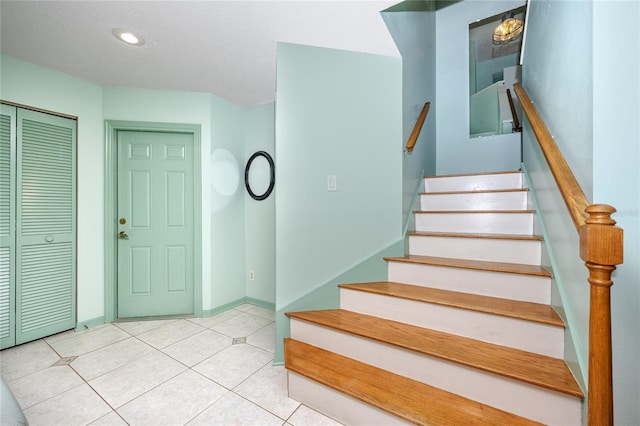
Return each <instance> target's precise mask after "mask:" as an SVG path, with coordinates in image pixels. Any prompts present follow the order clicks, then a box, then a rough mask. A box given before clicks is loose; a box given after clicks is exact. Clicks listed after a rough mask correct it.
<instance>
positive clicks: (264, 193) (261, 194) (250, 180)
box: [244, 151, 276, 201]
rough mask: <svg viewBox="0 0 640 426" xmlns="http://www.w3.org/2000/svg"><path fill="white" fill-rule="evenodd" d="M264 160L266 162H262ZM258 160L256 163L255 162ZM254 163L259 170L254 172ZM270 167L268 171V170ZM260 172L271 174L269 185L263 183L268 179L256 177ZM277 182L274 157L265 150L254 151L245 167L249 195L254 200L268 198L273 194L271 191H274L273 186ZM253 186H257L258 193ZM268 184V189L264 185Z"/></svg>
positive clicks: (245, 183) (245, 179) (245, 182)
mask: <svg viewBox="0 0 640 426" xmlns="http://www.w3.org/2000/svg"><path fill="white" fill-rule="evenodd" d="M261 159H263V160H262V162H263V163H264V164H260V160H261ZM256 160H258V162H256V163H255V165H254V162H255V161H256ZM264 160H266V163H265V162H264ZM252 165H254V166H253V169H255V170H257V172H256V173H254V172H252ZM267 168H268V171H266V170H267ZM259 172H263V173H262V174H264V175H266V174H268V175H269V185H268V186H267V185H266V184H263V182H265V180H266V179H262V180H260V179H256V177H255V176H254V174H259ZM275 183H276V167H275V164H274V163H273V158H271V156H270V155H269V154H268V153H266V152H264V151H258V152H256V153H254V154H253V155H252V156H251V157H249V161H247V166H246V167H245V168H244V186H246V187H247V192H248V193H249V195H250V196H251V198H253V199H254V200H257V201H261V200H264V199H266V198H267V197H268V196H269V195H271V192H272V191H273V187H274V185H275ZM252 186H253V187H255V188H256V191H257V192H258V193H257V194H256V192H254V191H253V189H252ZM265 186H266V189H264V187H265Z"/></svg>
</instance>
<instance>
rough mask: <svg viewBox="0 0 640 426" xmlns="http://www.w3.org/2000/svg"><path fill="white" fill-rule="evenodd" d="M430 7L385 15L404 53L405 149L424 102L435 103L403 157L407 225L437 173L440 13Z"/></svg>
mask: <svg viewBox="0 0 640 426" xmlns="http://www.w3.org/2000/svg"><path fill="white" fill-rule="evenodd" d="M426 6H427V9H429V10H425V11H421V12H383V14H382V17H383V19H384V21H385V23H386V24H387V27H388V28H389V31H390V33H391V35H392V36H393V39H394V41H395V43H396V45H397V46H398V50H399V51H400V54H401V55H402V141H401V145H402V148H404V145H405V144H406V142H407V140H408V139H409V135H411V132H412V131H413V127H414V125H415V122H416V119H417V117H418V115H419V114H420V112H421V111H422V107H423V106H424V103H425V102H431V106H430V110H429V114H428V115H427V119H426V121H425V123H424V125H423V126H422V131H421V132H420V137H419V138H418V141H417V143H416V145H415V148H414V150H413V152H412V153H411V154H408V155H406V156H404V157H403V160H402V215H403V216H402V217H403V220H404V223H405V224H406V225H407V226H409V222H408V220H409V219H410V218H412V217H413V215H411V211H412V210H413V208H414V206H413V205H412V202H413V201H414V199H415V197H414V196H415V194H416V190H417V189H419V188H420V187H421V182H422V179H421V178H422V177H423V176H425V175H434V174H435V173H436V110H437V106H438V102H436V46H435V31H436V13H435V11H434V10H433V3H426ZM402 148H401V149H402Z"/></svg>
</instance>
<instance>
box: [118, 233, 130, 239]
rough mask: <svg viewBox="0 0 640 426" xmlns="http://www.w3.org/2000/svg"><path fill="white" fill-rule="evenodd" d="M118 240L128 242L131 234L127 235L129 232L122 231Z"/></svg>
mask: <svg viewBox="0 0 640 426" xmlns="http://www.w3.org/2000/svg"><path fill="white" fill-rule="evenodd" d="M118 238H120V239H121V240H128V239H129V234H127V231H120V232H118Z"/></svg>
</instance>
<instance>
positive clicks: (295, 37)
mask: <svg viewBox="0 0 640 426" xmlns="http://www.w3.org/2000/svg"><path fill="white" fill-rule="evenodd" d="M398 2H399V0H393V1H367V0H359V1H336V0H330V1H307V0H296V1H265V0H259V1H244V0H227V1H213V0H205V1H187V0H183V1H152V0H144V1H89V0H76V1H61V0H57V1H42V0H36V1H33V0H31V1H29V0H18V1H6V0H1V2H0V18H1V21H0V23H1V28H0V46H1V51H2V53H5V54H8V55H11V56H14V57H17V58H20V59H23V60H26V61H29V62H33V63H35V64H38V65H42V66H45V67H48V68H52V69H56V70H59V71H62V72H65V73H67V74H71V75H73V76H75V77H78V78H81V79H84V80H87V81H90V82H93V83H96V84H99V85H102V86H124V87H138V88H149V89H162V90H179V91H195V92H205V93H212V94H215V95H216V96H219V97H221V98H223V99H226V100H228V101H230V102H232V103H234V104H237V105H240V106H243V107H252V106H257V105H261V104H264V103H267V102H270V101H273V100H274V98H275V72H276V44H277V42H279V41H282V42H290V43H299V44H307V45H313V46H321V47H331V48H337V49H345V50H352V51H357V52H367V53H374V54H381V55H389V56H399V53H398V50H397V48H396V46H395V44H394V42H393V40H392V38H391V35H390V34H389V33H388V31H387V28H386V26H385V24H384V22H383V20H382V18H381V15H380V11H382V10H384V9H386V8H388V7H390V6H392V5H394V4H396V3H398ZM113 28H127V29H130V30H132V31H135V32H137V33H138V34H140V35H141V36H142V37H143V38H144V39H145V40H146V43H145V44H144V45H143V46H141V47H134V46H128V45H126V44H124V43H122V42H120V41H118V40H117V39H116V38H115V37H114V36H113V35H112V34H111V30H112V29H113Z"/></svg>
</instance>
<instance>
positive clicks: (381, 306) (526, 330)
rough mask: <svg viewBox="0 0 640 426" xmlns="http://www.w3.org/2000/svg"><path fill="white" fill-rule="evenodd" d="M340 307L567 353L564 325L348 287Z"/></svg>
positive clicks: (478, 337)
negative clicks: (389, 295)
mask: <svg viewBox="0 0 640 426" xmlns="http://www.w3.org/2000/svg"><path fill="white" fill-rule="evenodd" d="M340 307H341V308H342V309H346V310H348V311H352V312H358V313H361V314H365V315H372V316H376V317H379V318H384V319H388V320H392V321H398V322H402V323H405V324H412V325H415V326H418V327H424V328H429V329H432V330H437V331H442V332H445V333H449V334H457V335H459V336H464V337H469V338H472V339H475V340H481V341H483V342H488V343H493V344H496V345H501V346H508V347H512V348H516V349H521V350H523V351H527V352H534V353H538V354H541V355H546V356H550V357H554V358H562V357H563V356H564V329H563V328H562V327H556V326H551V325H548V324H540V323H536V322H532V321H524V320H520V319H516V318H509V317H504V316H499V315H492V314H488V313H484V312H477V311H471V310H468V309H459V308H455V307H450V306H443V305H436V304H431V303H423V302H418V301H415V300H408V299H402V298H397V297H388V296H383V295H379V294H374V293H367V292H363V291H356V290H351V289H346V288H342V289H340Z"/></svg>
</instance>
